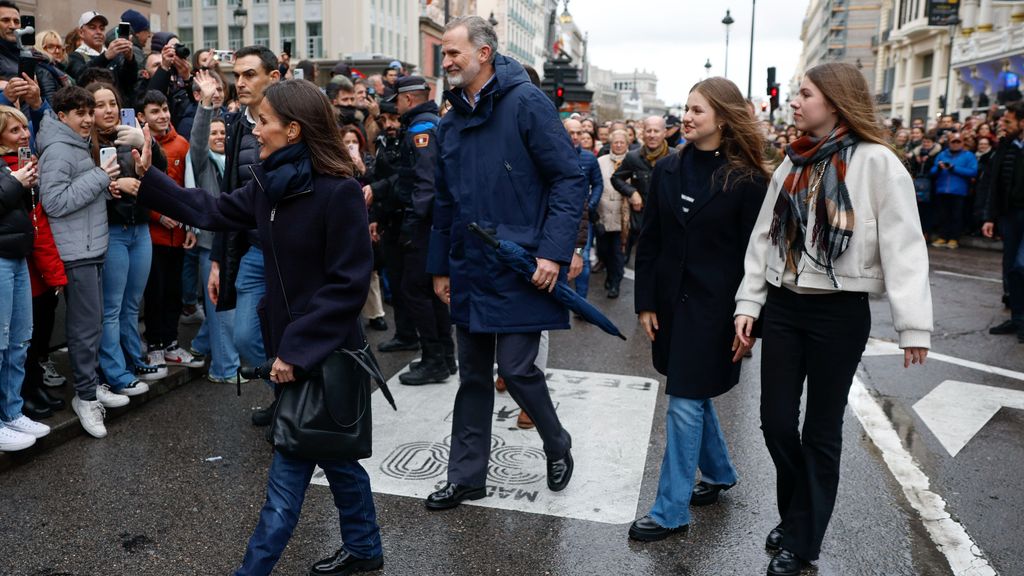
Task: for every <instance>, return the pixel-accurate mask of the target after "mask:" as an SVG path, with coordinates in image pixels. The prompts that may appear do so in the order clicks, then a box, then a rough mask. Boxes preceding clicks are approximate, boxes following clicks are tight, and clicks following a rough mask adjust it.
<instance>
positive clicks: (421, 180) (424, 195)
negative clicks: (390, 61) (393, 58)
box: [396, 76, 455, 385]
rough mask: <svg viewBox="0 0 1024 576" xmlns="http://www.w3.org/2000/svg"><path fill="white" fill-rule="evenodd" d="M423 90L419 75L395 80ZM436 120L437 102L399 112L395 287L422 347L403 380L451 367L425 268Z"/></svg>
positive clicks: (441, 375) (445, 318) (447, 334)
mask: <svg viewBox="0 0 1024 576" xmlns="http://www.w3.org/2000/svg"><path fill="white" fill-rule="evenodd" d="M428 90H429V85H428V84H427V82H426V81H425V80H424V79H423V78H420V77H418V76H406V77H404V78H401V79H400V80H399V81H398V86H397V93H396V96H397V95H398V94H402V93H404V92H412V91H416V92H424V91H428ZM439 122H440V118H439V117H438V108H437V104H436V103H435V102H433V101H430V100H428V101H426V102H424V103H422V104H419V105H417V106H416V107H414V108H412V109H410V110H407V111H406V112H405V113H404V114H402V138H401V140H402V143H401V145H400V147H399V158H398V167H397V172H398V181H397V184H396V196H397V198H398V200H399V201H400V202H401V204H402V206H403V215H402V225H401V232H400V234H399V243H400V244H401V246H402V283H401V287H400V290H401V292H402V300H403V302H404V304H405V308H406V310H407V311H408V313H409V316H410V318H412V321H413V324H415V326H416V330H417V332H419V336H420V347H421V349H422V351H423V360H422V361H421V362H420V363H419V364H418V365H415V366H414V367H413V369H412V370H411V371H410V372H408V373H406V374H403V375H402V376H401V377H400V380H401V382H402V383H403V384H408V385H419V384H429V383H435V382H444V381H445V380H447V379H448V376H449V373H450V372H451V371H452V370H453V369H454V367H455V358H454V356H455V344H454V342H453V340H452V336H451V326H452V324H451V317H450V316H449V313H448V306H447V305H446V304H444V303H443V302H441V300H440V299H439V298H438V297H437V296H436V295H435V294H434V281H433V277H432V276H431V275H430V274H427V272H426V267H427V249H428V246H429V243H430V224H431V210H432V209H433V205H434V192H435V190H436V189H435V186H434V177H435V174H436V171H437V154H438V148H437V125H438V123H439Z"/></svg>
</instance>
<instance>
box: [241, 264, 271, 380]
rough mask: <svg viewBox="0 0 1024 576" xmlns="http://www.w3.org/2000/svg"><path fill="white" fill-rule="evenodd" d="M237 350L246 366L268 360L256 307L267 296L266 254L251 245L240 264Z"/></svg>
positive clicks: (257, 364) (259, 364)
mask: <svg viewBox="0 0 1024 576" xmlns="http://www.w3.org/2000/svg"><path fill="white" fill-rule="evenodd" d="M235 291H236V292H237V294H238V299H237V302H236V303H235V348H236V349H237V350H238V355H239V357H240V358H241V360H242V363H244V364H245V365H246V366H253V367H255V366H261V365H262V364H263V363H264V362H266V361H267V353H266V352H265V351H264V348H263V333H262V332H261V331H260V317H259V314H258V312H257V307H258V306H259V304H260V300H262V299H263V295H264V294H266V293H267V281H266V279H265V278H264V277H263V251H262V250H260V249H259V248H257V247H255V246H250V247H249V251H248V252H246V253H245V255H244V256H242V261H241V262H240V263H239V265H238V277H237V278H235Z"/></svg>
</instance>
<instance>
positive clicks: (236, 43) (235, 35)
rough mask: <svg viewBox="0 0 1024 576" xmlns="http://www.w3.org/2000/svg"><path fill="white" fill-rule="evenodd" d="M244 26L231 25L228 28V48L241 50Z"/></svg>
mask: <svg viewBox="0 0 1024 576" xmlns="http://www.w3.org/2000/svg"><path fill="white" fill-rule="evenodd" d="M242 32H243V30H242V28H241V27H240V26H230V27H229V28H228V50H241V49H242V43H243V39H242Z"/></svg>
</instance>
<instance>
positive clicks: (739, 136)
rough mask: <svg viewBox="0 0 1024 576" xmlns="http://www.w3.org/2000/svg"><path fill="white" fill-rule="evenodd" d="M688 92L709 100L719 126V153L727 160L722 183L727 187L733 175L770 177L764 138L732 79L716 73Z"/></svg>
mask: <svg viewBox="0 0 1024 576" xmlns="http://www.w3.org/2000/svg"><path fill="white" fill-rule="evenodd" d="M690 92H698V93H700V95H701V96H703V97H704V98H705V99H706V100H707V101H708V104H710V105H711V108H713V109H714V111H715V116H716V117H717V118H718V122H719V124H721V126H722V152H724V153H725V157H726V159H727V160H728V164H726V172H725V174H724V182H725V184H724V185H725V186H726V187H728V181H729V179H730V178H732V177H733V176H734V175H735V176H737V177H739V178H744V177H747V178H749V177H753V176H755V175H759V176H763V177H765V178H769V177H771V172H770V171H769V170H768V165H767V164H766V163H765V158H764V148H765V140H764V136H762V133H761V126H760V123H759V122H758V121H757V120H756V119H754V117H753V116H752V115H751V114H750V109H749V108H747V100H746V98H744V97H743V94H742V93H741V92H740V89H739V88H737V87H736V85H735V84H733V83H732V81H730V80H727V79H725V78H722V77H720V76H716V77H714V78H708V79H706V80H701V81H700V82H697V83H696V84H694V85H693V88H690Z"/></svg>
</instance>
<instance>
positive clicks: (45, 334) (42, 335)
mask: <svg viewBox="0 0 1024 576" xmlns="http://www.w3.org/2000/svg"><path fill="white" fill-rule="evenodd" d="M56 316H57V294H55V293H54V291H53V289H52V288H47V289H46V290H45V291H44V292H43V293H42V294H40V295H39V296H36V297H34V298H32V341H31V342H30V343H29V346H28V358H26V360H25V382H24V383H23V384H22V386H21V395H22V397H24V396H26V393H27V392H29V391H31V390H32V389H34V388H41V387H42V385H43V367H42V366H40V365H39V361H40V360H42V359H43V358H46V357H47V356H49V353H50V340H51V339H52V338H53V323H54V321H55V320H56Z"/></svg>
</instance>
